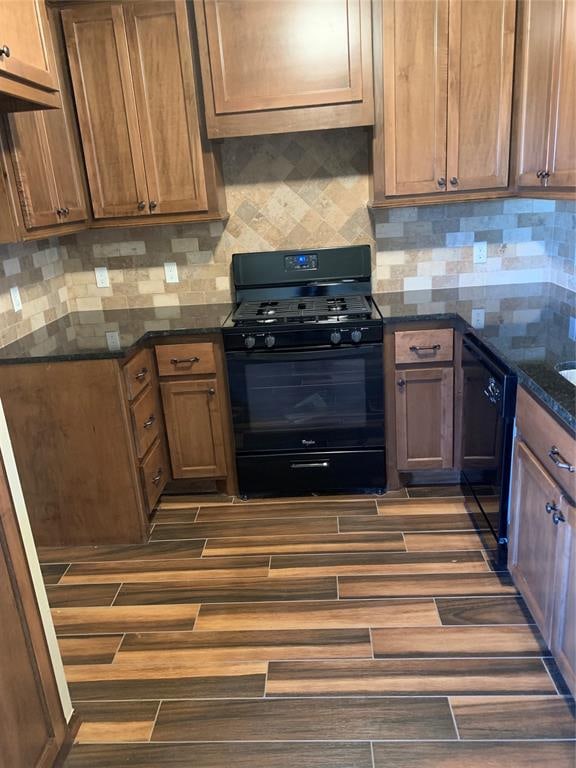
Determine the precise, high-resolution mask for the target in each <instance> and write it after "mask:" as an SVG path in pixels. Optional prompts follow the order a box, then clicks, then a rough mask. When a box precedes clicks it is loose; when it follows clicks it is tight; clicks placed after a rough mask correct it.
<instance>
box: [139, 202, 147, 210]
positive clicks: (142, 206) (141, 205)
mask: <svg viewBox="0 0 576 768" xmlns="http://www.w3.org/2000/svg"><path fill="white" fill-rule="evenodd" d="M144 208H146V201H145V200H140V201H139V202H138V210H139V211H143V210H144Z"/></svg>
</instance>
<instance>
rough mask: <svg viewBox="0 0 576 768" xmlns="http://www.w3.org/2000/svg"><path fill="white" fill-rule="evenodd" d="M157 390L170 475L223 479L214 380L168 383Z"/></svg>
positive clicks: (221, 437) (221, 438) (219, 416)
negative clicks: (160, 394)
mask: <svg viewBox="0 0 576 768" xmlns="http://www.w3.org/2000/svg"><path fill="white" fill-rule="evenodd" d="M161 387H162V402H163V404H164V416H165V419H166V432H167V435H168V446H169V450H170V460H171V462H172V476H173V477H174V478H182V477H198V478H200V477H224V476H225V475H226V455H225V452H224V429H223V424H222V411H221V408H220V396H219V393H218V388H217V384H216V380H215V379H206V380H203V381H200V380H195V381H169V382H164V383H163V384H162V385H161Z"/></svg>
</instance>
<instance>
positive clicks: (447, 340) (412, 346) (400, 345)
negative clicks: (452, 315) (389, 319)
mask: <svg viewBox="0 0 576 768" xmlns="http://www.w3.org/2000/svg"><path fill="white" fill-rule="evenodd" d="M394 344H395V350H396V364H399V363H438V362H451V361H452V358H453V356H454V331H453V330H452V328H441V329H438V330H435V331H396V333H395V334H394Z"/></svg>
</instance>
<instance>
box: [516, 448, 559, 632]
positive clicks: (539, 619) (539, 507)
mask: <svg viewBox="0 0 576 768" xmlns="http://www.w3.org/2000/svg"><path fill="white" fill-rule="evenodd" d="M513 473H514V482H513V486H512V505H511V508H512V514H511V521H510V524H511V527H510V543H511V546H510V555H509V558H510V559H509V568H510V572H511V573H512V574H513V576H514V580H515V582H516V584H517V585H518V588H519V589H520V590H521V592H522V594H523V596H524V599H525V600H526V603H527V604H528V607H529V608H530V610H531V612H532V615H533V616H534V619H535V620H536V623H537V624H538V626H539V627H540V628H541V629H542V628H543V627H544V628H548V630H547V631H545V632H544V635H545V640H546V642H549V641H550V636H549V635H550V631H549V628H550V623H551V621H552V612H553V605H554V580H555V575H556V563H555V559H556V551H557V544H558V525H554V522H553V520H552V515H553V514H554V513H555V512H554V510H555V509H558V510H559V512H560V511H561V506H562V491H561V490H560V488H559V487H558V485H556V483H555V482H554V481H553V480H552V478H551V477H550V475H549V474H548V473H547V472H546V471H545V470H544V468H543V467H542V465H541V464H540V462H539V461H538V460H537V459H536V457H535V456H534V454H533V453H532V451H530V449H529V448H528V446H527V445H526V444H525V443H523V442H522V441H521V440H517V441H516V445H515V448H514V465H513ZM559 512H556V514H558V513H559Z"/></svg>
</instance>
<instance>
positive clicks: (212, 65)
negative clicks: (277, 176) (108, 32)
mask: <svg viewBox="0 0 576 768" xmlns="http://www.w3.org/2000/svg"><path fill="white" fill-rule="evenodd" d="M195 11H196V22H197V26H198V39H199V47H200V57H201V65H202V75H203V81H204V98H205V102H206V113H207V122H208V134H209V136H210V137H212V138H214V137H224V136H241V135H254V134H261V133H270V132H272V133H281V132H289V131H295V130H314V129H319V128H337V127H344V126H347V125H367V124H370V123H371V122H372V121H373V98H372V54H371V45H372V37H371V18H370V14H371V9H370V2H367V0H195Z"/></svg>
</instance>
